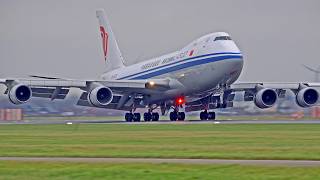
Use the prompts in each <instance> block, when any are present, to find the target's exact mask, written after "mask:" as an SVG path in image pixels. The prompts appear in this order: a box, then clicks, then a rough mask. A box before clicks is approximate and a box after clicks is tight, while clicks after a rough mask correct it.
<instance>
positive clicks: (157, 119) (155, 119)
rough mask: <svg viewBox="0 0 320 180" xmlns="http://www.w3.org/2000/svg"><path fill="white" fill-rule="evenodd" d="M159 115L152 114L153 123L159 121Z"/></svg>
mask: <svg viewBox="0 0 320 180" xmlns="http://www.w3.org/2000/svg"><path fill="white" fill-rule="evenodd" d="M159 118H160V116H159V113H152V121H159Z"/></svg>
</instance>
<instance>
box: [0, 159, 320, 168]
mask: <svg viewBox="0 0 320 180" xmlns="http://www.w3.org/2000/svg"><path fill="white" fill-rule="evenodd" d="M0 161H29V162H30V161H32V162H73V163H154V164H161V163H174V164H239V165H268V166H313V167H315V166H316V167H318V166H319V167H320V161H307V160H229V159H228V160H227V159H159V158H80V157H74V158H72V157H70V158H69V157H0Z"/></svg>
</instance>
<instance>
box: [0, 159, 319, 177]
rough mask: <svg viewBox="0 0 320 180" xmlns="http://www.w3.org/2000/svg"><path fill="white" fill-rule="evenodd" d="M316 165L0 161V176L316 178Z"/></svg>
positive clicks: (317, 174) (317, 172) (317, 175)
mask: <svg viewBox="0 0 320 180" xmlns="http://www.w3.org/2000/svg"><path fill="white" fill-rule="evenodd" d="M319 178H320V168H316V167H270V166H240V165H181V164H180V165H178V164H106V163H63V162H60V163H57V162H56V163H52V162H50V163H47V162H14V161H9V162H0V179H6V180H7V179H31V180H32V179H112V180H115V179H127V180H129V179H139V180H140V179H141V180H142V179H210V180H211V179H228V180H232V179H237V180H238V179H245V180H247V179H310V180H314V179H319Z"/></svg>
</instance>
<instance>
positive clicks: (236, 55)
mask: <svg viewBox="0 0 320 180" xmlns="http://www.w3.org/2000/svg"><path fill="white" fill-rule="evenodd" d="M224 54H232V55H226V56H218V57H210V58H203V57H208V56H213V55H224ZM201 58H203V59H201ZM233 58H242V55H241V53H234V52H224V53H214V54H206V55H201V56H197V57H192V58H187V59H182V60H180V61H177V62H173V63H170V64H166V65H163V66H159V67H156V68H152V69H149V70H146V71H142V72H139V73H135V74H132V75H129V76H125V77H122V78H119V80H122V79H128V78H129V79H147V78H151V77H155V76H159V75H162V74H165V73H169V72H173V71H177V70H180V69H184V68H188V67H191V66H197V65H201V64H207V63H210V62H214V61H221V60H224V59H233ZM194 59H199V60H195V61H190V60H194ZM188 61H189V62H188ZM181 62H184V63H182V64H178V63H181ZM174 64H177V65H176V66H172V67H168V68H165V69H160V68H164V67H167V66H171V65H174ZM154 70H158V71H154ZM150 71H154V72H151V73H148V74H144V75H141V76H137V77H134V78H132V77H133V76H136V75H139V74H143V73H147V72H150Z"/></svg>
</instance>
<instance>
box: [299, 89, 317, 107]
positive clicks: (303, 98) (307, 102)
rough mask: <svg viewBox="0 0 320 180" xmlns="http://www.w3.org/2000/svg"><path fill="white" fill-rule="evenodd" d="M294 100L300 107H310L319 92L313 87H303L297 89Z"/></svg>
mask: <svg viewBox="0 0 320 180" xmlns="http://www.w3.org/2000/svg"><path fill="white" fill-rule="evenodd" d="M296 100H297V104H298V105H299V106H300V107H311V106H314V105H316V104H317V102H318V100H319V93H318V91H317V90H316V89H313V88H303V89H301V90H300V91H298V93H297V96H296Z"/></svg>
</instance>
